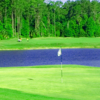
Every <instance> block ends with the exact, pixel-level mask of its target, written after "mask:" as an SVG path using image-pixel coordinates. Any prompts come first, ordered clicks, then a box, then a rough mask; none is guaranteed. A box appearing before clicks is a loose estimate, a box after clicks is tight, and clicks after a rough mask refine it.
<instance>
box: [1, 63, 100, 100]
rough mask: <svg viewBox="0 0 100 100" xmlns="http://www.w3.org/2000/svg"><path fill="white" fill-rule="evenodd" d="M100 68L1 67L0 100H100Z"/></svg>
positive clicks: (64, 66) (71, 66)
mask: <svg viewBox="0 0 100 100" xmlns="http://www.w3.org/2000/svg"><path fill="white" fill-rule="evenodd" d="M99 94H100V68H99V67H88V66H80V65H63V82H61V70H60V65H51V66H35V67H6V68H0V100H100V95H99Z"/></svg>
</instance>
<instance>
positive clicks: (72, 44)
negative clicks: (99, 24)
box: [0, 37, 100, 50]
mask: <svg viewBox="0 0 100 100" xmlns="http://www.w3.org/2000/svg"><path fill="white" fill-rule="evenodd" d="M17 40H18V39H17V38H13V39H8V40H0V50H23V49H26V50H27V49H53V48H59V47H62V48H100V38H63V37H47V38H33V39H29V41H27V39H25V38H23V39H22V41H21V42H17Z"/></svg>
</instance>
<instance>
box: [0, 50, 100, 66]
mask: <svg viewBox="0 0 100 100" xmlns="http://www.w3.org/2000/svg"><path fill="white" fill-rule="evenodd" d="M57 52H58V49H47V50H15V51H0V67H14V66H35V65H59V64H60V61H61V60H60V59H61V57H58V56H57ZM62 63H63V64H77V65H87V66H95V67H100V49H62Z"/></svg>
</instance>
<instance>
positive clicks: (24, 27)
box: [21, 18, 29, 38]
mask: <svg viewBox="0 0 100 100" xmlns="http://www.w3.org/2000/svg"><path fill="white" fill-rule="evenodd" d="M21 35H22V36H23V37H26V38H28V37H29V26H28V20H25V19H24V18H23V19H22V29H21Z"/></svg>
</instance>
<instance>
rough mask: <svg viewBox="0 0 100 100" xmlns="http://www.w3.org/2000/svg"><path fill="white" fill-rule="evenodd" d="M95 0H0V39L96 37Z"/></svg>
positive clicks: (99, 28)
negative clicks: (46, 0)
mask: <svg viewBox="0 0 100 100" xmlns="http://www.w3.org/2000/svg"><path fill="white" fill-rule="evenodd" d="M99 8H100V2H99V1H98V0H92V1H91V2H90V0H76V1H70V0H66V2H65V3H63V2H61V1H60V0H59V1H56V2H54V1H51V0H49V2H48V3H46V2H45V1H44V0H0V39H6V38H11V37H26V38H28V37H30V38H34V37H100V9H99Z"/></svg>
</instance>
